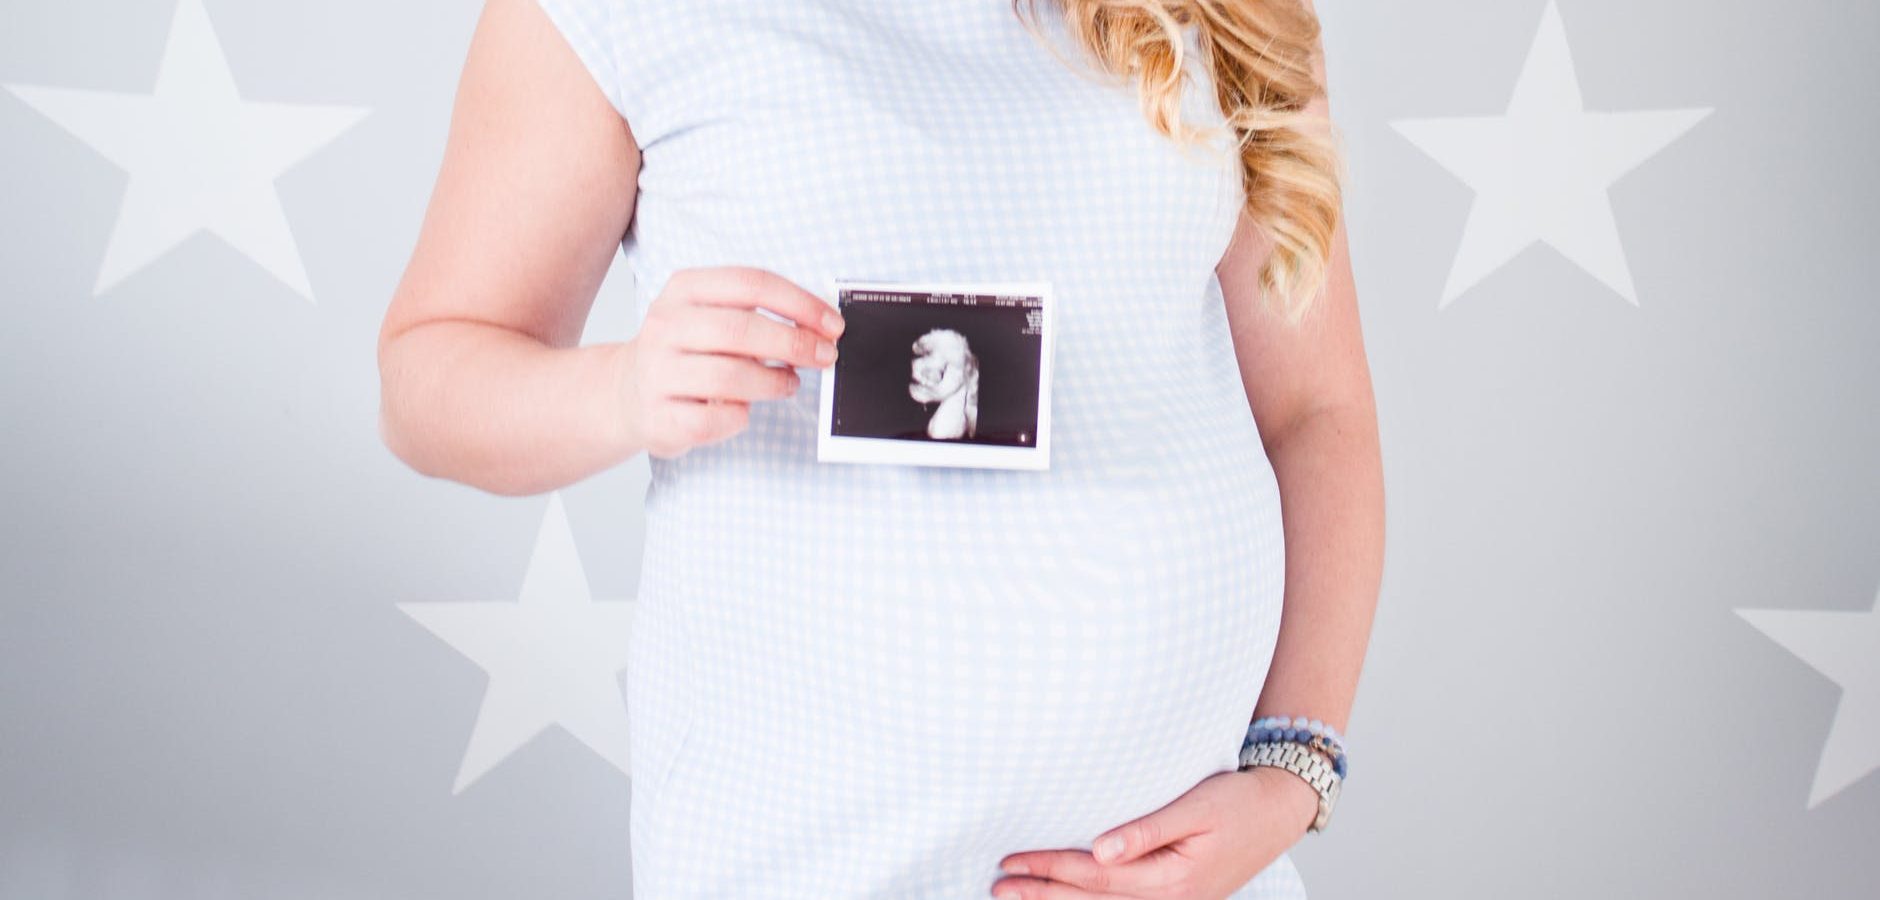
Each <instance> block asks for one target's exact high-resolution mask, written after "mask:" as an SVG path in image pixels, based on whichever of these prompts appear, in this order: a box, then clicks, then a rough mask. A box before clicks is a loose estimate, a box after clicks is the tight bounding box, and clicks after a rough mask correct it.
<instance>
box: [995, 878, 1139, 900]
mask: <svg viewBox="0 0 1880 900" xmlns="http://www.w3.org/2000/svg"><path fill="white" fill-rule="evenodd" d="M1007 891H1010V892H1011V893H1010V894H1007ZM992 896H993V897H994V898H995V900H1006V898H1007V897H1010V898H1012V900H1140V898H1137V897H1130V896H1128V895H1126V894H1101V893H1096V892H1093V891H1087V890H1084V889H1083V888H1080V887H1078V886H1076V885H1074V884H1065V883H1063V882H1061V881H1047V880H1045V879H1042V878H1031V877H1028V876H1026V877H1021V876H1013V877H1010V878H1001V879H999V880H998V881H995V882H993V883H992Z"/></svg>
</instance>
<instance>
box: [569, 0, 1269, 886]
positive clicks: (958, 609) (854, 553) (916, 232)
mask: <svg viewBox="0 0 1880 900" xmlns="http://www.w3.org/2000/svg"><path fill="white" fill-rule="evenodd" d="M539 2H540V4H541V5H542V7H543V8H544V9H545V10H547V12H548V13H549V15H550V18H551V19H552V20H553V21H554V23H555V25H556V27H557V28H558V29H559V30H560V31H561V33H562V34H563V35H564V36H565V37H566V38H567V40H568V43H569V44H570V45H571V46H572V47H573V48H574V49H575V51H576V53H577V54H578V55H579V57H580V59H581V61H582V62H583V63H584V64H585V65H586V67H587V68H588V70H589V71H590V72H591V73H592V74H593V76H594V78H595V79H596V81H598V82H599V84H600V86H601V88H602V90H603V91H604V92H605V94H606V96H607V98H608V100H609V101H611V102H612V103H613V105H614V107H615V108H616V109H617V110H618V111H619V112H620V113H621V114H622V115H623V116H625V117H626V119H627V121H628V123H629V124H630V126H631V128H632V131H633V134H634V136H635V138H636V139H637V141H638V143H639V144H640V146H641V148H642V154H643V164H642V168H641V171H640V173H639V199H638V208H637V210H636V212H635V214H634V219H633V224H632V227H631V229H630V231H629V233H628V235H627V236H626V239H625V242H624V252H625V259H626V261H627V263H628V264H629V265H630V267H631V269H632V274H633V275H634V277H635V280H636V292H637V304H638V311H639V312H641V313H643V312H644V310H645V308H646V305H647V304H648V303H650V302H651V300H652V299H653V298H654V297H655V296H657V295H658V293H659V291H660V289H661V288H662V286H663V285H664V283H665V282H666V280H667V279H668V278H669V277H670V276H671V275H672V273H673V272H674V271H675V270H677V269H681V268H686V267H692V266H710V265H732V264H736V265H754V266H760V267H763V268H767V269H770V270H773V271H775V272H777V273H779V274H781V275H784V276H785V277H788V278H790V279H792V280H794V281H795V282H796V283H798V284H800V285H803V286H804V287H806V288H808V289H809V290H811V291H813V292H815V293H817V294H819V295H824V296H825V299H826V300H829V301H831V302H833V300H834V298H833V297H828V296H826V295H827V290H826V285H827V284H828V282H829V280H830V279H831V278H832V277H847V278H861V279H874V280H953V281H1037V280H1044V281H1050V282H1051V283H1052V285H1053V287H1054V289H1055V299H1056V302H1058V303H1059V304H1060V305H1059V307H1058V311H1057V324H1058V334H1057V346H1056V369H1055V372H1054V376H1053V377H1054V382H1055V384H1054V390H1053V392H1052V396H1051V397H1050V398H1049V402H1050V404H1051V410H1052V426H1053V435H1052V443H1053V446H1052V454H1051V467H1050V469H1049V470H1048V471H1044V472H1027V471H1017V470H995V469H965V468H942V467H922V466H892V465H867V464H850V463H818V462H817V461H816V413H817V399H818V390H819V387H820V382H819V379H820V377H821V375H822V370H818V369H800V370H799V372H800V374H802V375H803V382H802V385H801V387H800V389H799V390H798V391H797V393H796V395H795V396H794V398H790V399H782V400H771V401H760V402H758V403H755V404H753V406H752V409H751V417H750V424H749V427H748V428H747V429H746V430H745V431H743V432H741V433H739V434H738V435H737V436H735V437H733V438H731V439H728V440H726V441H723V442H721V443H717V444H710V445H706V446H702V447H697V448H694V449H693V450H691V451H690V452H689V453H687V454H685V455H684V456H681V457H679V458H677V459H672V460H662V459H652V460H651V465H652V483H651V485H650V486H649V488H648V489H647V493H646V497H645V509H646V523H647V524H646V527H647V533H646V543H645V562H644V566H643V569H642V577H641V580H640V583H639V592H638V596H637V605H636V612H635V622H634V627H633V634H632V636H631V641H630V643H631V659H630V662H629V664H628V667H627V673H626V676H627V682H628V688H627V694H628V697H627V702H628V710H629V714H630V717H631V722H632V740H631V758H632V762H631V769H632V781H633V796H632V809H631V813H630V816H629V820H630V831H631V834H630V841H631V853H632V868H633V888H634V894H635V896H636V897H639V898H642V900H647V898H664V897H677V896H695V895H697V896H707V895H709V896H721V897H723V896H730V897H806V898H807V897H814V898H833V897H911V898H967V897H986V896H989V892H988V889H989V887H990V886H991V884H992V883H993V881H995V880H996V879H997V878H999V877H1000V872H999V869H998V863H999V860H1000V859H1001V858H1002V857H1004V856H1005V855H1007V854H1010V853H1014V852H1018V851H1024V850H1040V849H1049V848H1079V849H1085V850H1087V849H1089V848H1090V846H1091V842H1092V840H1094V839H1095V838H1096V836H1097V835H1098V834H1100V833H1102V832H1103V831H1105V830H1107V829H1109V828H1111V827H1113V826H1115V825H1118V824H1121V823H1123V822H1126V821H1128V820H1130V819H1133V818H1136V817H1138V816H1142V815H1144V814H1146V813H1149V812H1151V811H1153V810H1155V809H1157V808H1159V807H1161V806H1163V805H1165V804H1167V803H1168V802H1169V801H1171V800H1174V799H1175V798H1177V797H1178V796H1180V795H1181V794H1182V793H1183V792H1185V791H1187V790H1188V789H1190V788H1191V787H1193V786H1194V785H1195V784H1196V783H1198V782H1200V781H1201V780H1202V779H1204V778H1206V777H1207V776H1209V775H1211V774H1213V773H1215V772H1222V771H1229V770H1232V769H1234V768H1235V766H1236V763H1237V754H1238V752H1239V750H1240V745H1241V740H1242V738H1243V737H1244V735H1245V732H1246V727H1247V723H1248V720H1249V719H1250V718H1251V715H1252V711H1253V706H1254V703H1255V701H1256V700H1257V699H1258V698H1259V693H1260V688H1261V685H1262V683H1263V681H1264V679H1265V676H1266V671H1267V667H1268V664H1269V662H1270V660H1271V658H1272V652H1273V647H1274V643H1275V639H1276V636H1277V632H1278V628H1279V615H1280V602H1281V594H1282V591H1281V587H1282V584H1283V581H1284V570H1283V567H1284V556H1283V541H1282V534H1281V530H1280V504H1279V493H1278V490H1277V483H1276V481H1275V479H1274V477H1273V471H1272V468H1271V466H1270V465H1269V463H1268V460H1267V458H1266V456H1265V453H1264V451H1263V449H1262V446H1261V443H1260V435H1259V432H1258V430H1257V429H1256V426H1255V422H1254V420H1253V417H1252V414H1251V412H1250V410H1249V407H1248V404H1247V398H1246V394H1245V391H1244V389H1243V387H1242V383H1241V380H1240V373H1239V370H1238V368H1237V367H1236V364H1235V356H1234V348H1233V344H1232V342H1231V339H1230V337H1229V334H1228V328H1227V320H1226V318H1225V312H1224V309H1223V305H1222V298H1221V293H1220V285H1219V282H1218V281H1217V280H1216V278H1215V274H1214V265H1215V264H1216V262H1217V261H1218V260H1219V259H1220V257H1221V254H1222V252H1223V251H1224V250H1225V249H1226V246H1227V243H1228V240H1229V237H1230V236H1231V235H1232V233H1233V230H1234V225H1235V221H1236V216H1237V213H1238V209H1239V201H1240V186H1241V182H1240V173H1239V170H1238V168H1237V164H1236V163H1235V161H1234V159H1233V157H1232V155H1231V154H1226V153H1222V154H1220V155H1210V154H1209V153H1208V152H1206V148H1203V147H1193V148H1190V150H1189V152H1188V153H1187V154H1184V153H1183V152H1182V151H1181V150H1180V149H1179V148H1178V147H1177V145H1176V144H1174V143H1173V142H1172V141H1170V140H1169V139H1167V138H1165V137H1163V136H1162V135H1160V134H1158V133H1156V132H1155V131H1154V130H1153V129H1152V128H1151V126H1150V125H1149V123H1148V122H1147V120H1146V119H1145V118H1144V117H1143V115H1142V112H1141V110H1140V108H1139V106H1138V100H1137V97H1136V93H1135V88H1134V86H1133V85H1131V84H1128V83H1122V82H1109V83H1106V82H1104V81H1102V80H1101V79H1100V77H1099V76H1098V75H1097V74H1096V70H1095V69H1094V68H1091V67H1089V66H1088V65H1087V64H1085V63H1083V62H1082V61H1081V58H1080V57H1078V56H1077V55H1076V54H1077V53H1078V52H1079V51H1078V49H1077V48H1076V47H1075V46H1074V45H1073V44H1072V43H1071V42H1070V39H1069V36H1068V35H1067V34H1065V33H1064V32H1063V31H1062V27H1061V26H1062V23H1061V21H1059V20H1057V19H1055V18H1054V17H1053V14H1054V9H1055V8H1054V7H1052V6H1051V5H1050V4H1049V3H1048V2H1047V3H1042V4H1041V5H1040V6H1039V11H1040V12H1041V13H1042V14H1043V15H1042V22H1041V25H1042V33H1043V35H1044V36H1045V38H1046V39H1047V40H1048V41H1050V42H1052V44H1051V45H1052V46H1055V47H1056V48H1057V51H1058V53H1060V54H1062V55H1063V56H1064V57H1065V58H1064V59H1060V58H1059V57H1058V56H1054V55H1053V54H1052V52H1051V50H1050V49H1049V48H1048V47H1047V45H1046V44H1045V43H1041V42H1040V41H1039V40H1038V39H1037V38H1034V37H1033V36H1032V35H1031V34H1030V33H1029V32H1027V31H1026V29H1025V27H1024V25H1023V24H1022V23H1021V22H1020V20H1019V19H1018V17H1017V16H1016V15H1015V14H1014V13H1013V11H1012V8H1011V2H1010V0H762V2H758V0H539ZM1188 40H1189V45H1188V46H1189V48H1190V49H1193V48H1194V35H1193V32H1192V30H1191V31H1190V33H1189V34H1188ZM1191 59H1192V57H1191ZM1190 72H1191V74H1192V75H1193V77H1194V79H1195V81H1194V82H1192V83H1191V85H1190V88H1189V95H1188V103H1187V106H1186V114H1187V115H1188V116H1190V119H1189V120H1190V121H1192V122H1195V123H1198V124H1214V123H1218V122H1219V121H1220V114H1219V110H1218V109H1216V108H1215V107H1213V105H1212V102H1213V101H1212V92H1211V88H1210V87H1209V86H1208V85H1209V81H1208V80H1207V74H1206V73H1205V72H1204V71H1203V70H1202V69H1201V68H1200V66H1199V65H1198V64H1195V63H1192V62H1191V64H1190ZM1213 146H1214V147H1215V148H1216V149H1222V148H1225V147H1226V146H1227V139H1226V137H1225V136H1224V135H1223V136H1222V137H1220V138H1218V139H1217V140H1216V142H1215V144H1214V145H1213ZM1235 896H1236V897H1240V898H1262V900H1281V898H1284V900H1300V898H1304V897H1305V891H1304V887H1303V885H1302V883H1301V881H1300V879H1299V875H1298V872H1297V870H1296V869H1295V867H1294V865H1293V862H1292V859H1291V857H1290V855H1285V856H1281V857H1280V858H1279V859H1278V860H1277V861H1275V862H1274V863H1273V864H1272V865H1270V866H1268V867H1267V868H1266V869H1265V870H1264V871H1263V872H1261V873H1260V874H1259V875H1257V876H1256V877H1255V878H1254V879H1253V880H1252V881H1251V882H1249V883H1248V884H1247V885H1246V886H1245V887H1244V888H1243V889H1242V890H1241V891H1240V892H1238V893H1237V894H1235Z"/></svg>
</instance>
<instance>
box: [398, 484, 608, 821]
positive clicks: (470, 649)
mask: <svg viewBox="0 0 1880 900" xmlns="http://www.w3.org/2000/svg"><path fill="white" fill-rule="evenodd" d="M398 608H399V609H401V610H403V611H404V612H405V613H406V614H407V615H409V616H411V617H412V618H413V619H416V620H417V621H418V623H419V624H421V625H423V626H424V627H425V628H427V629H429V630H430V631H431V633H432V634H435V635H437V636H438V637H439V638H442V639H443V640H444V642H445V643H447V644H449V645H451V646H452V647H454V648H456V649H457V651H458V652H460V653H462V654H463V655H465V656H468V657H470V658H471V659H472V660H475V661H476V663H477V665H480V666H482V667H483V669H484V671H486V672H488V673H489V676H490V680H489V687H488V688H487V689H486V690H485V692H484V694H483V706H482V708H481V709H479V710H478V711H477V722H476V727H475V729H474V730H473V731H472V732H471V734H470V746H469V747H468V749H466V750H465V751H464V757H463V764H462V766H461V767H460V768H459V769H458V771H457V781H456V784H455V785H454V786H452V788H451V793H453V794H456V793H460V792H462V791H463V789H464V788H466V787H468V786H469V785H470V784H471V783H472V782H474V781H476V780H477V779H478V778H480V777H482V776H483V774H484V773H486V772H488V771H489V770H491V769H493V768H495V767H496V765H497V764H498V763H501V762H502V761H503V760H504V759H507V758H508V757H509V755H510V754H512V753H514V752H515V751H516V750H518V749H520V748H521V747H522V745H523V744H526V743H528V742H529V741H531V740H533V739H534V738H535V736H536V735H538V734H541V733H542V732H543V731H545V730H546V729H547V728H548V727H549V726H550V725H560V726H561V727H563V728H565V729H567V730H568V733H569V734H572V735H574V736H575V737H576V738H577V739H579V740H580V741H581V742H582V743H584V744H586V745H588V747H590V748H592V749H593V750H594V752H596V753H599V754H600V755H601V756H602V757H603V758H605V759H606V760H607V761H608V762H610V763H613V764H614V766H615V767H617V768H618V769H620V771H621V772H625V773H629V774H630V773H631V770H630V769H629V768H628V767H627V763H628V756H627V748H628V728H627V705H626V700H625V697H624V696H623V695H622V693H621V690H620V678H619V672H620V671H621V670H622V669H625V668H626V665H627V643H628V636H629V630H628V629H629V628H630V627H631V624H632V610H633V604H632V602H631V601H611V602H600V603H597V602H594V600H593V597H592V595H591V594H589V592H588V583H587V575H586V573H585V572H583V571H582V568H581V557H580V554H579V553H578V551H576V549H575V543H574V532H573V530H572V529H571V528H569V526H568V515H567V512H566V510H565V509H564V508H563V506H562V501H561V494H560V493H559V492H557V493H554V494H552V495H550V497H549V503H548V512H547V514H546V515H545V516H544V517H543V519H542V527H541V530H540V531H539V532H538V533H537V535H536V539H535V550H534V553H533V555H532V556H531V557H530V559H529V568H528V572H527V573H526V574H525V575H524V576H523V581H522V596H521V598H520V599H519V600H518V601H517V602H515V603H507V602H488V603H483V602H471V603H400V604H398Z"/></svg>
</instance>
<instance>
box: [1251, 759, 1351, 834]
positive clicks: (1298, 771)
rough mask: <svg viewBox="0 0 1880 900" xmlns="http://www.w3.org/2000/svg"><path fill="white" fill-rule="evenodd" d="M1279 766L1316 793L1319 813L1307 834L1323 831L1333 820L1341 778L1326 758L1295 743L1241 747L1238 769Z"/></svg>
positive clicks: (1308, 827) (1307, 829)
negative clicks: (1333, 810) (1303, 781)
mask: <svg viewBox="0 0 1880 900" xmlns="http://www.w3.org/2000/svg"><path fill="white" fill-rule="evenodd" d="M1254 766H1278V767H1279V768H1282V769H1285V770H1286V771H1288V772H1291V773H1293V774H1294V775H1297V776H1299V777H1300V778H1304V779H1305V780H1306V783H1307V784H1309V785H1312V789H1313V790H1315V791H1318V792H1319V814H1318V815H1317V816H1315V817H1313V819H1312V824H1311V825H1308V826H1306V831H1307V832H1319V831H1324V830H1325V826H1326V824H1327V823H1329V822H1331V821H1332V805H1333V804H1335V803H1337V802H1338V788H1339V785H1340V784H1341V783H1342V782H1343V779H1341V778H1339V777H1338V773H1337V772H1336V771H1334V770H1333V769H1332V763H1331V761H1330V760H1328V759H1326V758H1325V756H1324V755H1323V754H1321V753H1319V752H1317V751H1315V750H1313V749H1312V748H1310V747H1307V746H1306V745H1305V744H1301V743H1299V742H1297V741H1260V742H1258V743H1250V744H1247V745H1246V746H1244V747H1242V748H1240V768H1242V769H1249V768H1252V767H1254Z"/></svg>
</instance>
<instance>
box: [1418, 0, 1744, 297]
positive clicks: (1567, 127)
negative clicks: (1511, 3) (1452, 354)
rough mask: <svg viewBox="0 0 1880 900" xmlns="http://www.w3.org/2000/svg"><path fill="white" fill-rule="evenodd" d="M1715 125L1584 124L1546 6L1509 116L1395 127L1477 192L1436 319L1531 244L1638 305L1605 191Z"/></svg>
mask: <svg viewBox="0 0 1880 900" xmlns="http://www.w3.org/2000/svg"><path fill="white" fill-rule="evenodd" d="M1709 113H1710V110H1709V109H1708V108H1704V109H1674V110H1654V111H1648V112H1647V111H1640V112H1588V111H1587V110H1586V107H1585V103H1584V102H1583V101H1582V100H1581V97H1580V85H1579V78H1578V75H1577V74H1575V72H1574V68H1573V60H1572V57H1571V54H1570V53H1569V51H1568V48H1567V35H1566V29H1565V27H1564V26H1563V25H1562V24H1561V21H1560V12H1559V10H1557V9H1556V8H1555V6H1554V4H1553V3H1552V2H1551V0H1550V2H1549V3H1548V4H1547V8H1546V11H1545V12H1544V13H1543V14H1542V18H1541V27H1540V32H1539V33H1538V34H1537V35H1535V38H1534V43H1533V45H1532V46H1531V47H1530V48H1529V50H1528V57H1527V62H1526V63H1525V65H1524V66H1523V67H1522V70H1521V76H1520V78H1519V80H1518V81H1516V82H1515V87H1514V97H1513V99H1512V100H1511V101H1510V102H1509V104H1508V111H1507V113H1506V114H1505V115H1500V116H1452V117H1444V118H1431V119H1408V120H1399V121H1396V122H1392V123H1391V124H1392V126H1393V127H1395V128H1396V129H1397V130H1398V131H1399V132H1400V133H1402V134H1403V136H1404V137H1405V138H1408V139H1409V140H1410V142H1411V143H1413V144H1415V145H1416V146H1417V147H1418V148H1419V149H1421V150H1422V151H1423V152H1425V153H1427V154H1429V155H1430V156H1431V157H1433V158H1434V159H1435V160H1436V161H1437V162H1438V163H1440V164H1441V165H1442V166H1443V168H1445V169H1448V170H1449V171H1450V172H1451V173H1452V174H1454V175H1455V176H1456V177H1457V178H1460V179H1462V180H1463V181H1464V182H1467V183H1468V185H1469V186H1470V187H1472V188H1474V189H1475V203H1474V205H1473V206H1472V207H1471V208H1470V210H1469V220H1468V223H1467V224H1466V225H1465V226H1464V227H1463V234H1462V246H1461V248H1460V249H1459V250H1458V251H1457V252H1456V259H1455V262H1454V264H1453V265H1452V267H1451V268H1450V270H1449V282H1448V284H1447V285H1445V286H1444V288H1443V299H1442V301H1441V302H1440V303H1438V304H1437V308H1438V309H1441V308H1443V307H1446V306H1448V305H1449V302H1450V301H1451V300H1454V299H1455V298H1456V297H1457V296H1458V295H1460V294H1461V293H1462V292H1463V291H1465V290H1468V289H1469V288H1470V287H1472V286H1474V285H1475V284H1477V283H1478V282H1480V281H1481V280H1482V279H1483V278H1486V277H1487V276H1488V274H1489V273H1490V272H1493V271H1494V270H1495V269H1497V268H1500V267H1501V266H1502V265H1503V264H1505V263H1507V262H1508V261H1509V260H1511V259H1513V258H1514V256H1515V254H1517V253H1519V252H1521V251H1522V250H1524V249H1526V248H1527V247H1528V246H1529V245H1530V244H1533V243H1534V242H1535V241H1544V242H1546V243H1547V244H1549V245H1551V246H1552V247H1553V248H1554V249H1556V250H1558V251H1560V253H1561V254H1562V255H1564V256H1565V257H1567V258H1568V259H1570V260H1572V261H1573V262H1575V263H1578V264H1579V265H1580V266H1581V267H1582V268H1584V269H1586V270H1587V271H1588V272H1590V273H1591V274H1592V275H1593V276H1595V277H1597V278H1598V279H1600V280H1601V281H1602V282H1604V283H1605V284H1606V285H1607V286H1608V287H1611V288H1612V289H1613V290H1615V291H1617V292H1619V294H1620V295H1621V296H1623V297H1625V299H1626V300H1627V301H1629V302H1631V303H1632V305H1634V306H1636V305H1638V297H1637V296H1636V292H1635V289H1634V287H1633V285H1632V274H1631V270H1630V269H1629V268H1627V266H1626V262H1625V248H1624V246H1623V244H1622V243H1621V242H1620V240H1619V227H1618V223H1617V222H1616V221H1615V220H1614V218H1613V215H1612V203H1611V200H1610V198H1609V196H1608V194H1607V190H1608V188H1610V187H1611V186H1612V184H1613V183H1614V182H1616V181H1618V179H1619V177H1620V176H1622V175H1624V174H1625V173H1627V172H1629V171H1631V170H1632V169H1633V168H1634V167H1636V166H1637V165H1638V164H1639V163H1641V162H1643V161H1645V160H1646V159H1647V158H1649V157H1651V156H1652V155H1654V154H1656V153H1657V152H1658V151H1660V150H1662V149H1664V147H1665V146H1666V145H1667V144H1670V143H1671V142H1672V141H1673V140H1675V139H1676V138H1677V137H1678V136H1679V135H1682V134H1683V133H1684V132H1685V131H1687V130H1688V129H1690V127H1691V126H1693V125H1695V124H1697V122H1698V120H1700V119H1702V118H1703V117H1704V116H1706V115H1708V114H1709Z"/></svg>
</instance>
